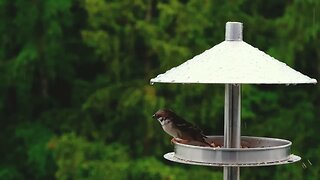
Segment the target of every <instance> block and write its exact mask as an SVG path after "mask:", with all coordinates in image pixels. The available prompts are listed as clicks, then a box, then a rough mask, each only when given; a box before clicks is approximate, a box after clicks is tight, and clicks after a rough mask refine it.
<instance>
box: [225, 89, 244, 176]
mask: <svg viewBox="0 0 320 180" xmlns="http://www.w3.org/2000/svg"><path fill="white" fill-rule="evenodd" d="M224 108H225V109H224V147H226V148H240V141H241V138H240V137H241V122H240V116H241V87H240V85H230V84H226V87H225V104H224ZM223 174H224V175H223V176H224V180H239V179H240V168H239V167H224V168H223Z"/></svg>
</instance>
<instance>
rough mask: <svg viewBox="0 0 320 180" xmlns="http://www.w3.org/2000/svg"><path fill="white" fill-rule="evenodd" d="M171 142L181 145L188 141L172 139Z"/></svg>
mask: <svg viewBox="0 0 320 180" xmlns="http://www.w3.org/2000/svg"><path fill="white" fill-rule="evenodd" d="M171 142H172V143H173V142H177V143H181V144H188V142H189V141H188V140H185V139H180V138H173V139H172V140H171Z"/></svg>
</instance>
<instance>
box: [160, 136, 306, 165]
mask: <svg viewBox="0 0 320 180" xmlns="http://www.w3.org/2000/svg"><path fill="white" fill-rule="evenodd" d="M207 141H208V142H209V143H215V144H218V145H223V141H224V140H223V136H208V139H207ZM291 144H292V143H291V142H290V141H288V140H284V139H277V138H266V137H252V136H242V137H241V145H242V147H243V148H224V147H216V148H212V147H203V146H194V145H188V144H181V143H178V142H174V152H171V153H167V154H165V155H164V157H165V158H166V159H168V160H170V161H174V162H179V163H184V164H194V165H204V166H230V167H234V166H236V167H248V166H271V165H279V164H288V163H293V162H296V161H299V160H300V159H301V158H300V157H299V156H296V155H293V154H290V147H291Z"/></svg>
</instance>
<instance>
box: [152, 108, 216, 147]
mask: <svg viewBox="0 0 320 180" xmlns="http://www.w3.org/2000/svg"><path fill="white" fill-rule="evenodd" d="M152 117H153V118H154V119H156V120H158V121H159V122H160V124H161V126H162V128H163V130H164V131H165V132H166V133H168V134H169V135H170V136H172V137H173V139H172V140H171V142H174V141H176V142H179V143H183V144H188V143H189V142H195V141H196V142H198V143H200V144H202V145H208V146H210V147H215V146H214V145H212V144H209V143H208V142H207V141H206V140H205V139H206V138H207V137H206V136H205V135H204V134H203V133H202V130H201V129H200V128H199V127H197V126H194V125H193V124H191V123H189V122H187V121H186V120H184V119H183V118H181V117H180V116H178V115H177V114H176V113H174V112H173V111H171V110H168V109H160V110H158V111H157V112H156V113H155V114H154V115H153V116H152Z"/></svg>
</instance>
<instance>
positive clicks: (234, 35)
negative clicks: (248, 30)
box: [226, 22, 243, 41]
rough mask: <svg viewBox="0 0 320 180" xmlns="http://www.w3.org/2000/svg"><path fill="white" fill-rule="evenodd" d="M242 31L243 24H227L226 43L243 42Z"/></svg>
mask: <svg viewBox="0 0 320 180" xmlns="http://www.w3.org/2000/svg"><path fill="white" fill-rule="evenodd" d="M242 29H243V26H242V23H241V22H227V23H226V41H242Z"/></svg>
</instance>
